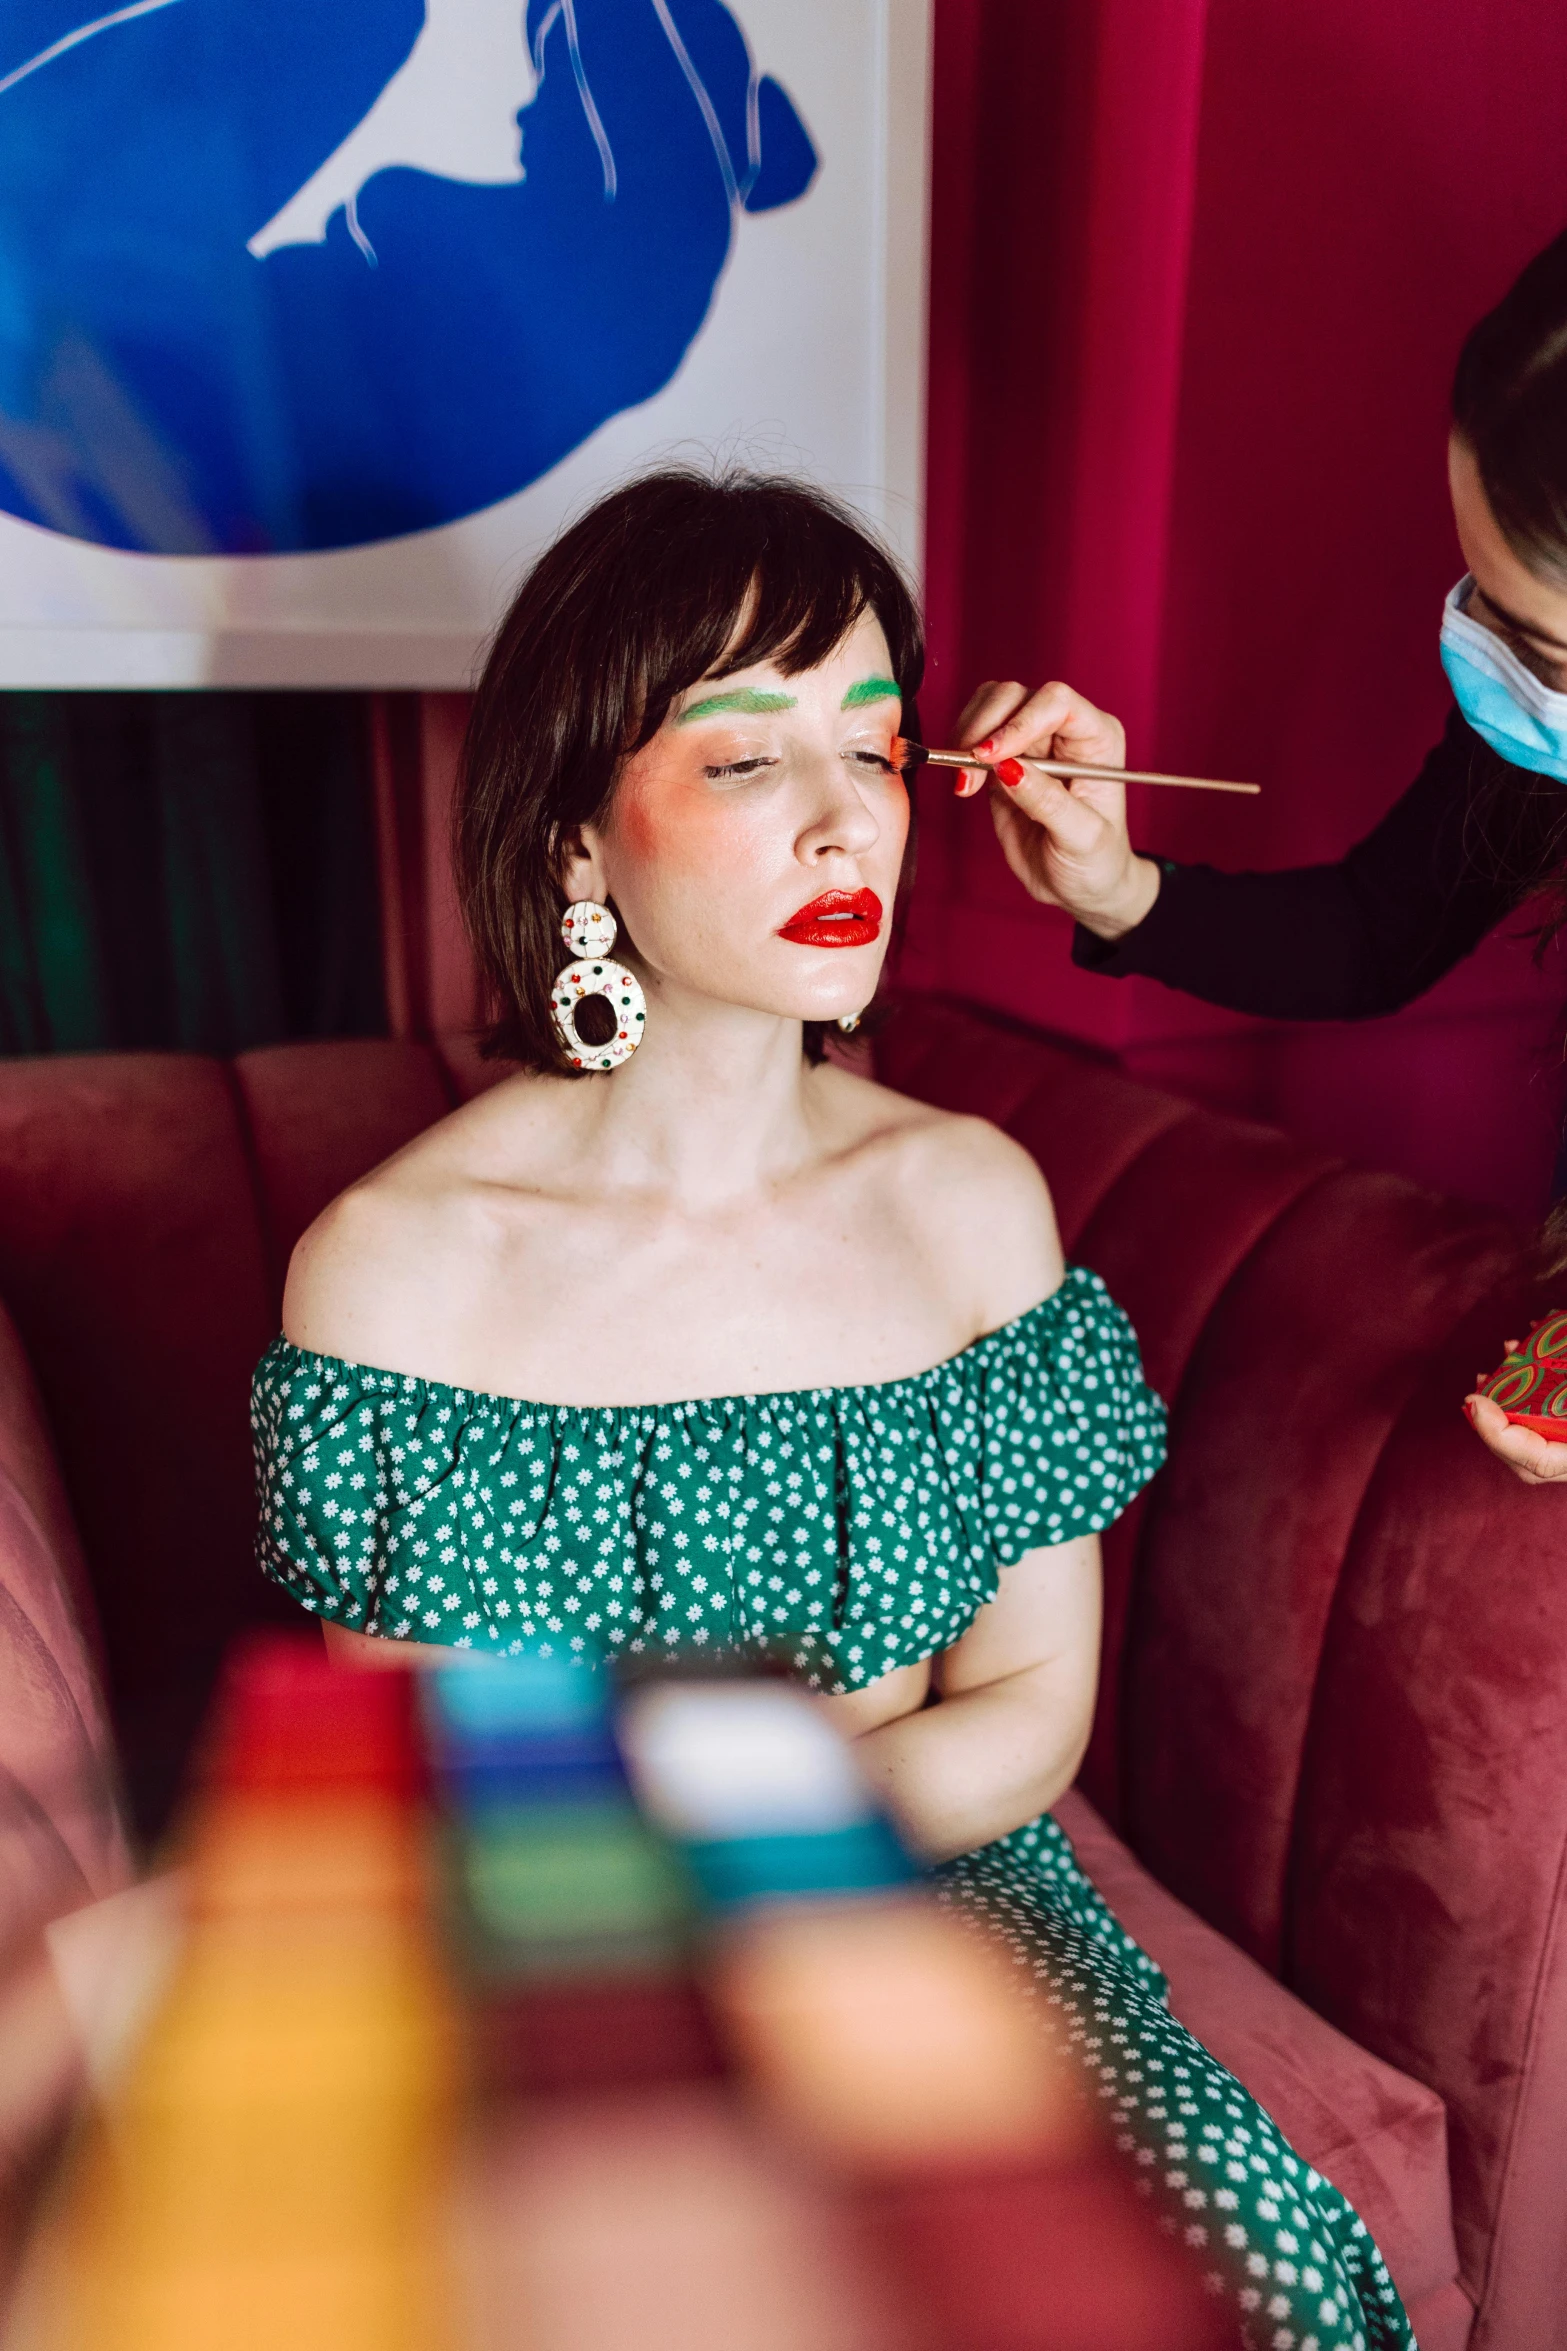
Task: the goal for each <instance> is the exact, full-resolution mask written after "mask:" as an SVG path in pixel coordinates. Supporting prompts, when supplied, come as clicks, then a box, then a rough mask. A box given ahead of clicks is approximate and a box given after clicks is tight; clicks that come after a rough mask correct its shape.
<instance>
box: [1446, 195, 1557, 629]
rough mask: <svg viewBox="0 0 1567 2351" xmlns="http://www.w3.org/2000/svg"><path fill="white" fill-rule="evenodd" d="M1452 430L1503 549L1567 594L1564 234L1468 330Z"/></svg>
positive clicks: (1456, 382)
mask: <svg viewBox="0 0 1567 2351" xmlns="http://www.w3.org/2000/svg"><path fill="white" fill-rule="evenodd" d="M1453 423H1454V425H1455V426H1456V427H1457V429H1458V433H1459V435H1460V437H1461V439H1463V440H1464V441H1465V442H1466V443H1467V444H1468V446H1469V448H1470V450H1471V451H1472V452H1473V455H1474V460H1475V464H1476V467H1477V468H1478V470H1479V474H1480V480H1481V482H1482V484H1483V485H1484V488H1485V494H1486V497H1487V499H1488V500H1489V502H1490V507H1491V512H1492V513H1493V514H1494V515H1495V517H1496V521H1497V527H1498V529H1499V530H1500V531H1501V534H1502V536H1503V538H1504V539H1505V540H1506V541H1507V544H1508V546H1509V547H1511V549H1512V551H1513V553H1514V554H1515V555H1516V556H1517V557H1518V559H1519V561H1520V562H1521V563H1526V564H1527V565H1528V567H1529V569H1530V570H1531V571H1535V572H1538V573H1539V574H1540V576H1541V577H1542V578H1543V579H1547V580H1549V581H1550V582H1551V584H1552V585H1553V586H1555V587H1563V586H1567V233H1564V234H1563V235H1562V236H1559V237H1557V238H1556V239H1555V240H1554V241H1553V242H1552V243H1551V244H1549V245H1547V246H1546V248H1545V251H1544V252H1543V253H1537V254H1536V255H1535V257H1534V259H1533V260H1532V261H1531V262H1530V263H1529V265H1528V267H1527V268H1526V269H1525V270H1524V271H1523V273H1522V275H1521V276H1520V277H1519V278H1518V279H1517V280H1516V282H1515V283H1514V284H1513V285H1512V286H1510V287H1509V289H1508V291H1507V292H1506V293H1505V294H1504V295H1503V296H1502V299H1501V301H1500V302H1498V304H1497V305H1496V308H1495V309H1494V310H1491V311H1487V313H1486V315H1485V317H1484V318H1482V319H1481V320H1480V322H1479V324H1478V325H1477V326H1474V327H1471V328H1470V330H1469V333H1468V335H1467V336H1466V338H1465V340H1464V347H1463V349H1462V351H1461V352H1460V353H1459V355H1458V372H1457V374H1456V376H1455V377H1454V380H1453Z"/></svg>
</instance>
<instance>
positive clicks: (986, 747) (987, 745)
mask: <svg viewBox="0 0 1567 2351" xmlns="http://www.w3.org/2000/svg"><path fill="white" fill-rule="evenodd" d="M995 747H996V738H995V736H994V735H987V736H986V737H985V740H984V741H983V743H974V744H972V745H971V746H970V748H971V749H972V750H975V751H977V752H978V753H979V755H980V757H981V758H982V759H988V758H989V756H990V754H991V752H992V751H994V749H995Z"/></svg>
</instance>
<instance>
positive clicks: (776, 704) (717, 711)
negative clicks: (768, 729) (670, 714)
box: [675, 686, 794, 727]
mask: <svg viewBox="0 0 1567 2351" xmlns="http://www.w3.org/2000/svg"><path fill="white" fill-rule="evenodd" d="M793 708H794V696H793V695H792V694H759V693H758V692H757V691H756V688H755V687H754V686H740V687H738V688H737V689H736V690H735V692H734V693H732V694H709V695H708V697H707V700H706V701H705V702H693V703H692V705H691V707H690V709H689V710H682V712H681V713H680V716H679V717H678V718H677V719H676V721H675V724H676V726H677V727H686V726H689V725H690V724H691V721H692V720H693V719H694V718H719V717H721V716H722V715H723V714H724V713H725V712H726V711H737V712H738V713H739V714H740V716H741V717H742V718H765V717H766V716H767V714H768V713H769V711H774V710H792V709H793Z"/></svg>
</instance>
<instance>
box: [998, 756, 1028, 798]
mask: <svg viewBox="0 0 1567 2351" xmlns="http://www.w3.org/2000/svg"><path fill="white" fill-rule="evenodd" d="M996 774H997V775H998V776H999V777H1000V779H1001V781H1002V783H1004V784H1005V785H1006V786H1007V787H1008V789H1009V790H1010V791H1014V792H1015V791H1016V790H1017V787H1018V785H1019V784H1020V783H1021V782H1022V781H1023V762H1022V760H1021V759H1003V760H1002V762H1001V764H1000V766H999V767H998V768H997V769H996Z"/></svg>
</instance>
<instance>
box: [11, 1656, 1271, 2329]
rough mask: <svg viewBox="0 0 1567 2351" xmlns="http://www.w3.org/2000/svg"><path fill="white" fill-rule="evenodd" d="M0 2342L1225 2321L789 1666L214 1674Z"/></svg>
mask: <svg viewBox="0 0 1567 2351" xmlns="http://www.w3.org/2000/svg"><path fill="white" fill-rule="evenodd" d="M173 1858H174V1859H175V1860H176V1861H177V1862H178V1863H179V1865H180V1866H181V1868H182V1871H183V1887H184V1893H183V1897H182V1906H183V1916H184V1930H183V1943H182V1948H181V1953H180V1957H179V1959H178V1961H177V1963H176V1965H175V1967H174V1970H173V1972H172V1975H171V1978H170V1980H169V1983H168V1986H167V1989H166V1991H165V1994H164V1996H163V1998H162V2000H161V2003H160V2004H159V2006H158V2008H157V2010H156V2012H155V2014H154V2016H153V2018H152V2021H151V2023H150V2024H149V2025H148V2026H147V2028H146V2029H145V2031H144V2032H143V2034H142V2035H141V2038H140V2040H139V2043H138V2044H137V2046H136V2047H135V2048H134V2050H133V2051H132V2053H131V2055H130V2057H129V2059H128V2060H127V2062H126V2063H125V2064H124V2066H123V2067H122V2069H121V2071H120V2072H119V2074H118V2076H117V2078H116V2079H114V2080H113V2081H112V2082H110V2083H109V2084H108V2085H107V2086H106V2087H105V2088H104V2089H103V2090H102V2092H101V2095H100V2098H99V2100H98V2103H97V2104H96V2106H95V2108H94V2110H93V2112H92V2113H91V2114H89V2115H87V2116H84V2118H83V2120H82V2122H81V2125H80V2127H79V2129H78V2131H77V2134H76V2136H75V2139H74V2141H73V2144H72V2145H71V2147H70V2149H69V2150H68V2153H67V2156H66V2159H65V2161H64V2164H63V2166H62V2170H61V2175H60V2177H59V2180H58V2181H57V2183H56V2185H55V2188H54V2190H53V2193H52V2195H51V2197H50V2199H49V2201H48V2204H47V2206H46V2209H45V2212H44V2216H43V2220H42V2223H41V2226H40V2228H39V2230H38V2232H37V2237H36V2242H35V2245H34V2248H33V2252H32V2256H31V2259H30V2261H29V2264H28V2266H27V2269H26V2272H25V2274H24V2278H23V2282H22V2287H21V2291H20V2295H19V2297H18V2301H17V2305H16V2308H15V2310H14V2312H13V2314H12V2319H11V2323H10V2326H9V2328H8V2330H7V2333H6V2336H5V2351H470V2347H471V2351H1204V2347H1205V2346H1207V2345H1209V2344H1213V2343H1216V2342H1218V2341H1220V2340H1225V2339H1227V2338H1225V2337H1224V2336H1223V2335H1222V2334H1221V2333H1219V2332H1218V2331H1216V2330H1217V2313H1216V2312H1215V2310H1214V2308H1213V2306H1212V2305H1211V2304H1210V2303H1209V2302H1208V2301H1207V2299H1206V2297H1205V2296H1204V2295H1203V2294H1202V2292H1201V2289H1200V2287H1199V2285H1198V2284H1197V2282H1196V2279H1195V2276H1194V2275H1193V2273H1191V2272H1190V2271H1189V2270H1188V2269H1187V2267H1186V2266H1185V2263H1184V2261H1183V2260H1182V2258H1181V2256H1180V2255H1179V2253H1178V2252H1177V2251H1176V2249H1175V2248H1174V2247H1173V2246H1172V2245H1171V2244H1170V2243H1169V2242H1168V2241H1167V2240H1166V2239H1165V2238H1164V2237H1162V2236H1161V2235H1160V2234H1159V2232H1158V2230H1157V2228H1156V2227H1155V2225H1154V2223H1153V2220H1152V2218H1151V2216H1150V2214H1149V2212H1148V2210H1147V2208H1146V2207H1145V2206H1144V2205H1143V2204H1141V2203H1140V2202H1139V2200H1138V2199H1137V2197H1136V2195H1135V2193H1134V2191H1133V2189H1132V2187H1131V2185H1130V2183H1129V2181H1128V2180H1127V2179H1126V2177H1125V2176H1124V2175H1123V2173H1122V2171H1121V2170H1120V2169H1119V2167H1118V2165H1117V2164H1116V2162H1115V2161H1114V2160H1113V2159H1112V2158H1111V2157H1110V2156H1109V2154H1108V2153H1107V2150H1106V2147H1105V2143H1104V2142H1103V2140H1102V2138H1101V2137H1100V2135H1099V2132H1098V2130H1097V2128H1096V2125H1095V2123H1094V2120H1093V2117H1092V2115H1091V2112H1090V2108H1089V2103H1088V2100H1087V2098H1086V2096H1085V2095H1084V2093H1083V2092H1082V2090H1081V2087H1080V2085H1079V2082H1078V2080H1077V2078H1076V2077H1075V2075H1074V2074H1072V2073H1071V2072H1070V2071H1069V2070H1068V2068H1067V2065H1066V2061H1065V2060H1064V2059H1063V2058H1062V2057H1061V2056H1059V2055H1058V2054H1057V2053H1056V2052H1055V2050H1054V2048H1053V2046H1052V2044H1051V2042H1050V2041H1049V2040H1048V2039H1047V2038H1046V2036H1045V2034H1044V2032H1043V2031H1042V2030H1041V2027H1040V2021H1039V2016H1038V2012H1037V2009H1036V2006H1035V2003H1034V1998H1033V1997H1032V1996H1031V1994H1030V1993H1029V1991H1028V1990H1027V1989H1026V1988H1025V1985H1024V1983H1023V1980H1022V1979H1021V1977H1020V1976H1019V1975H1018V1974H1017V1973H1016V1972H1015V1971H1014V1970H1013V1968H1012V1966H1011V1964H1010V1963H1009V1962H1008V1961H1006V1960H1005V1959H1004V1958H1002V1957H1001V1956H1000V1955H999V1953H998V1952H997V1951H996V1949H995V1948H994V1947H993V1946H992V1945H990V1944H988V1943H987V1942H985V1941H984V1940H982V1939H981V1937H980V1936H979V1935H978V1934H977V1933H976V1932H975V1931H974V1930H973V1929H971V1928H970V1927H968V1926H967V1925H966V1924H964V1923H963V1922H962V1921H961V1920H960V1919H959V1918H958V1917H957V1916H956V1915H955V1914H954V1913H952V1912H951V1911H949V1910H947V1909H944V1908H942V1907H941V1906H939V1905H938V1904H937V1902H936V1901H935V1899H934V1897H933V1895H932V1893H931V1891H930V1889H929V1887H928V1886H927V1885H926V1883H925V1882H924V1881H923V1878H922V1874H921V1872H920V1871H919V1870H918V1868H917V1867H916V1865H915V1864H914V1863H913V1862H912V1861H911V1860H910V1858H909V1857H908V1855H907V1854H906V1853H905V1852H904V1850H903V1848H902V1846H901V1844H900V1842H899V1840H898V1837H897V1835H896V1833H895V1831H894V1829H893V1827H892V1825H891V1824H890V1823H889V1822H888V1821H887V1820H886V1819H885V1818H884V1817H882V1816H881V1814H880V1813H879V1812H878V1810H877V1808H876V1806H875V1805H874V1803H873V1802H872V1801H871V1798H870V1796H869V1793H868V1791H867V1788H866V1786H865V1784H864V1782H863V1781H862V1779H861V1777H860V1775H859V1772H858V1769H857V1766H856V1762H855V1758H854V1753H853V1749H852V1747H850V1746H849V1745H847V1744H846V1743H845V1742H844V1741H842V1740H841V1739H840V1738H839V1736H838V1734H837V1732H836V1730H835V1729H834V1728H833V1726H832V1725H831V1723H830V1722H829V1720H828V1718H827V1717H826V1715H825V1714H824V1713H823V1711H822V1710H821V1709H820V1708H819V1706H817V1704H816V1703H815V1702H814V1701H813V1700H811V1699H810V1698H808V1697H807V1696H805V1695H804V1694H803V1693H801V1692H800V1691H798V1690H797V1689H795V1688H793V1687H792V1686H790V1685H789V1684H788V1683H786V1682H784V1681H782V1680H776V1679H772V1678H769V1677H756V1678H744V1679H742V1678H725V1677H722V1676H714V1675H710V1674H698V1673H696V1672H694V1671H693V1672H692V1673H689V1674H683V1673H681V1672H679V1671H678V1670H677V1671H673V1672H670V1673H667V1674H660V1675H658V1676H657V1677H652V1678H649V1679H646V1680H643V1681H638V1682H631V1683H628V1684H624V1685H621V1686H619V1687H617V1686H616V1685H615V1684H613V1683H612V1682H611V1681H610V1680H609V1679H608V1678H607V1677H605V1676H603V1675H600V1674H599V1673H597V1672H595V1671H593V1670H591V1669H589V1668H586V1667H583V1666H578V1665H575V1664H571V1663H566V1662H563V1661H561V1660H559V1659H555V1658H547V1657H542V1656H541V1657H536V1658H524V1659H521V1660H518V1661H515V1662H511V1663H504V1664H502V1663H498V1662H490V1661H482V1662H480V1663H475V1664H464V1665H459V1666H454V1667H452V1668H450V1669H447V1670H442V1671H440V1672H435V1673H428V1674H426V1673H414V1672H408V1671H397V1670H393V1671H376V1672H369V1671H364V1672H352V1671H349V1672H345V1671H342V1670H340V1669H334V1668H332V1667H330V1666H329V1665H328V1664H327V1663H326V1662H325V1659H324V1657H323V1655H322V1653H321V1651H320V1649H319V1647H318V1646H317V1645H316V1643H315V1642H314V1641H313V1640H310V1639H308V1638H302V1639H300V1640H298V1641H295V1640H288V1639H268V1640H264V1641H261V1642H257V1643H253V1644H251V1645H249V1646H247V1647H246V1648H245V1649H244V1650H243V1652H241V1653H240V1654H239V1655H238V1656H237V1657H236V1658H235V1660H234V1661H233V1663H232V1665H231V1667H230V1669H229V1672H228V1674H227V1677H226V1682H225V1687H224V1691H223V1695H222V1699H221V1702H220V1706H219V1709H218V1715H217V1719H216V1721H215V1723H214V1726H213V1731H212V1736H211V1739H210V1741H209V1746H208V1752H207V1758H206V1766H205V1770H204V1772H203V1774H202V1777H201V1780H200V1784H199V1785H198V1787H197V1789H196V1790H195V1792H194V1795H193V1797H192V1800H191V1803H190V1805H189V1808H188V1813H187V1817H186V1821H185V1825H184V1831H183V1834H182V1837H181V1841H180V1849H179V1852H178V1853H177V1854H176V1855H175V1856H174V1857H173Z"/></svg>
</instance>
